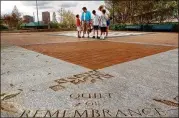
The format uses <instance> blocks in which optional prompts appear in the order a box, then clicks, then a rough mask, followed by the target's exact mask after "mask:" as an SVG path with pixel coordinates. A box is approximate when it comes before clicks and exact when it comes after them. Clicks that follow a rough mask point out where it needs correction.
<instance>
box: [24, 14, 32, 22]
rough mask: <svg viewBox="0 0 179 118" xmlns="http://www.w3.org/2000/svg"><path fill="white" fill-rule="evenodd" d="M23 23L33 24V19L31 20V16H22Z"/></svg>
mask: <svg viewBox="0 0 179 118" xmlns="http://www.w3.org/2000/svg"><path fill="white" fill-rule="evenodd" d="M23 22H24V23H30V22H34V18H33V16H29V15H24V16H23Z"/></svg>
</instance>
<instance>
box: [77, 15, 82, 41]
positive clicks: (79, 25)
mask: <svg viewBox="0 0 179 118" xmlns="http://www.w3.org/2000/svg"><path fill="white" fill-rule="evenodd" d="M76 27H77V32H78V38H81V23H80V19H79V15H78V14H77V15H76Z"/></svg>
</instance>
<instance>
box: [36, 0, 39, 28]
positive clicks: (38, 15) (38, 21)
mask: <svg viewBox="0 0 179 118" xmlns="http://www.w3.org/2000/svg"><path fill="white" fill-rule="evenodd" d="M36 9H37V22H38V26H39V13H38V6H37V0H36Z"/></svg>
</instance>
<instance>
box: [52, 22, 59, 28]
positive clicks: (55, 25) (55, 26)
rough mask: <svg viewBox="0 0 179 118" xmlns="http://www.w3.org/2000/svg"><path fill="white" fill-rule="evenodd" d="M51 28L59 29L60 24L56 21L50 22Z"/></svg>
mask: <svg viewBox="0 0 179 118" xmlns="http://www.w3.org/2000/svg"><path fill="white" fill-rule="evenodd" d="M50 28H52V29H58V28H59V24H58V23H55V22H50Z"/></svg>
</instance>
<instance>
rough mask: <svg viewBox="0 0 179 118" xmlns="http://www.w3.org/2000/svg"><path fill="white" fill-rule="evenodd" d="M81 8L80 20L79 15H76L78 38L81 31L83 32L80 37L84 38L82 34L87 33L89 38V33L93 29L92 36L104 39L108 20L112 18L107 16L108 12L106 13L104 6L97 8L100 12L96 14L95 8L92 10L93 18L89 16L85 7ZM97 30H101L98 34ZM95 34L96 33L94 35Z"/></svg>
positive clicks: (106, 33) (107, 28)
mask: <svg viewBox="0 0 179 118" xmlns="http://www.w3.org/2000/svg"><path fill="white" fill-rule="evenodd" d="M82 10H83V13H82V15H81V20H80V16H79V15H78V14H77V15H76V26H77V32H78V34H77V35H78V38H81V31H82V32H83V36H82V38H84V35H85V34H86V33H87V34H88V38H89V34H90V33H91V32H92V31H93V37H92V38H97V39H105V37H107V36H108V31H109V25H110V20H111V19H112V18H111V17H109V16H108V14H107V13H106V10H105V9H104V6H103V5H101V6H100V7H99V8H98V10H99V11H100V13H101V14H100V15H98V14H97V13H96V11H95V10H93V11H92V14H93V18H92V16H91V13H90V11H88V10H87V8H86V7H83V8H82ZM99 30H100V31H101V32H100V36H99V32H98V31H99ZM95 34H96V35H97V36H96V37H95Z"/></svg>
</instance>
